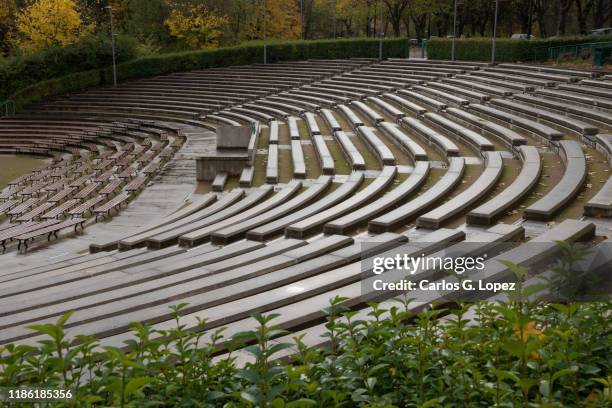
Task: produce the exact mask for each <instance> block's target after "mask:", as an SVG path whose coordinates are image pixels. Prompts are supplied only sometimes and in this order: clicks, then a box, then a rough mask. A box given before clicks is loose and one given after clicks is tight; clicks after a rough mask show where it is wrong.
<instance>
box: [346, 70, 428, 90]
mask: <svg viewBox="0 0 612 408" xmlns="http://www.w3.org/2000/svg"><path fill="white" fill-rule="evenodd" d="M385 74H386V75H381V73H380V72H375V73H369V72H368V71H365V70H363V69H361V70H359V71H353V72H350V73H347V74H344V76H345V77H351V78H359V79H369V80H373V81H377V82H373V83H381V84H389V85H391V86H393V85H395V86H397V87H402V86H406V85H408V84H409V85H419V84H422V83H423V79H422V78H414V77H410V76H408V75H402V74H396V73H395V72H392V71H386V72H385ZM380 78H390V80H389V81H387V80H384V81H383V80H381V79H380Z"/></svg>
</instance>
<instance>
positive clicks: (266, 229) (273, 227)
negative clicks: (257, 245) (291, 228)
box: [247, 171, 364, 241]
mask: <svg viewBox="0 0 612 408" xmlns="http://www.w3.org/2000/svg"><path fill="white" fill-rule="evenodd" d="M363 178H364V176H363V172H361V171H356V172H353V173H351V175H350V176H349V178H348V179H347V180H346V181H344V182H343V183H342V184H341V185H340V187H339V188H337V189H336V190H334V191H332V192H331V193H329V194H327V195H326V196H324V197H322V198H321V199H320V200H317V201H316V202H315V203H313V204H311V205H309V206H307V207H305V208H302V209H301V210H299V211H296V212H294V213H291V214H288V215H286V216H284V217H282V218H280V219H277V220H274V221H272V222H269V223H267V224H264V225H262V226H259V227H257V228H254V229H252V230H250V231H249V232H247V239H252V240H255V241H264V240H267V239H270V238H271V237H273V236H275V235H278V234H279V233H281V232H282V231H283V230H284V229H285V227H286V226H287V225H290V224H293V223H295V222H298V221H300V220H303V219H305V218H307V217H310V216H311V215H313V214H317V213H320V212H321V211H324V210H326V209H327V208H329V207H331V206H333V205H335V204H337V203H339V202H341V201H343V200H346V199H347V197H349V196H351V194H353V193H354V192H355V190H357V188H358V187H359V186H360V185H361V182H362V181H363Z"/></svg>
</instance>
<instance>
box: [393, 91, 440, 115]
mask: <svg viewBox="0 0 612 408" xmlns="http://www.w3.org/2000/svg"><path fill="white" fill-rule="evenodd" d="M397 92H398V93H399V94H400V95H405V96H408V97H410V98H412V99H416V100H417V101H419V102H423V103H424V104H426V105H429V106H433V107H434V108H435V109H437V110H444V109H446V108H448V105H447V104H445V103H442V102H440V101H437V100H435V99H434V98H430V97H429V96H425V95H423V94H420V93H418V92H414V91H409V90H406V89H400V90H399V91H397Z"/></svg>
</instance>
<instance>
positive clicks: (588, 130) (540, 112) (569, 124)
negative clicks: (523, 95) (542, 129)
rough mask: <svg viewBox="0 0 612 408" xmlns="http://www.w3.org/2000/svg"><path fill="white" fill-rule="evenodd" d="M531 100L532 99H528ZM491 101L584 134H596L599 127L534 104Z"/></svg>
mask: <svg viewBox="0 0 612 408" xmlns="http://www.w3.org/2000/svg"><path fill="white" fill-rule="evenodd" d="M527 102H530V101H527ZM490 103H492V104H493V105H496V106H501V107H503V108H506V109H511V110H514V111H517V112H521V113H523V114H526V115H531V116H535V117H537V118H539V119H544V120H547V121H550V122H553V123H555V124H558V125H560V126H563V127H566V128H568V129H571V130H574V131H576V132H578V133H580V134H583V135H594V134H596V133H597V132H598V129H597V128H596V127H595V126H593V125H591V124H590V123H585V122H583V121H581V120H579V119H575V118H570V117H568V116H564V115H559V114H556V113H552V112H550V111H547V110H544V109H538V108H536V107H534V106H529V105H524V104H521V103H516V102H511V101H507V100H505V99H491V101H490Z"/></svg>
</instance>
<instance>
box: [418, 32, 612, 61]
mask: <svg viewBox="0 0 612 408" xmlns="http://www.w3.org/2000/svg"><path fill="white" fill-rule="evenodd" d="M610 40H612V36H578V37H559V38H546V39H534V40H529V41H527V40H511V39H509V38H498V39H497V41H496V42H495V60H496V61H498V62H521V61H522V62H525V61H544V60H546V59H548V48H549V47H557V46H562V45H572V44H581V43H588V42H601V41H610ZM451 49H452V41H451V40H450V39H447V38H444V39H443V38H434V39H432V40H430V41H428V42H427V56H428V57H429V58H431V59H450V58H451ZM455 58H456V59H457V60H464V61H490V60H491V39H490V38H458V39H457V40H456V42H455Z"/></svg>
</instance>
